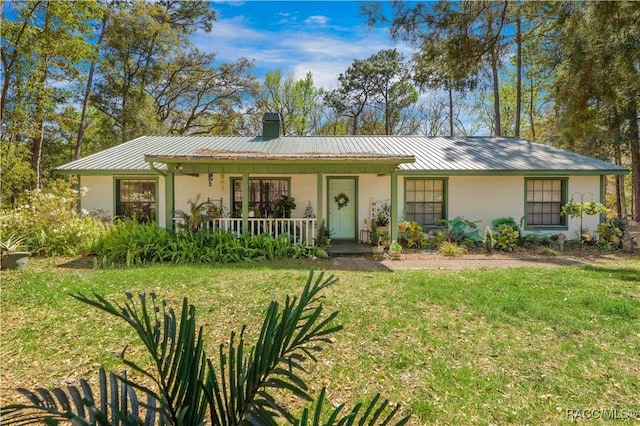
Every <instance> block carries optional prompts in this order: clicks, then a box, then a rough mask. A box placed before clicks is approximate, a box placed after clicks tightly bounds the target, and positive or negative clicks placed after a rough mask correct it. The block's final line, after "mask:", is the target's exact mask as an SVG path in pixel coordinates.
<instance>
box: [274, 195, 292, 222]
mask: <svg viewBox="0 0 640 426" xmlns="http://www.w3.org/2000/svg"><path fill="white" fill-rule="evenodd" d="M295 208H296V199H295V198H293V197H289V196H288V195H281V196H280V199H279V200H278V201H276V202H275V204H274V211H273V213H274V216H275V217H285V218H290V217H291V212H292V211H293V209H295Z"/></svg>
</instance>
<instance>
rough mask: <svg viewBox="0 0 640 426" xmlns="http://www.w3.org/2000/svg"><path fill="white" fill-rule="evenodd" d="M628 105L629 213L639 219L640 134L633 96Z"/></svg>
mask: <svg viewBox="0 0 640 426" xmlns="http://www.w3.org/2000/svg"><path fill="white" fill-rule="evenodd" d="M630 99H631V102H629V107H628V108H627V112H628V116H629V148H630V151H631V188H632V194H633V206H632V210H633V211H632V212H631V214H632V215H633V216H634V217H635V219H636V220H640V134H639V131H638V106H637V105H636V100H635V98H634V97H633V96H631V97H630Z"/></svg>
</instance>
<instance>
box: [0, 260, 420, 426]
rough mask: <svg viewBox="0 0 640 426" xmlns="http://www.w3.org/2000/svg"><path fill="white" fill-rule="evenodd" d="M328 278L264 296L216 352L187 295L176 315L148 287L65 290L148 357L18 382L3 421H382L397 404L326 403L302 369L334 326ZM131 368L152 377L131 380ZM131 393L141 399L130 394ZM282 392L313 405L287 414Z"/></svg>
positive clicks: (337, 327)
mask: <svg viewBox="0 0 640 426" xmlns="http://www.w3.org/2000/svg"><path fill="white" fill-rule="evenodd" d="M336 281H337V279H336V278H334V277H333V276H331V277H329V278H326V279H323V274H322V273H321V274H320V275H319V276H318V277H317V278H314V276H313V271H311V272H310V274H309V277H308V279H307V282H306V285H305V286H304V288H303V290H302V292H301V294H300V296H299V297H291V296H288V297H287V298H286V301H285V303H284V304H283V305H280V304H279V303H277V302H275V301H273V302H271V304H270V305H269V307H268V309H267V311H266V315H265V319H264V322H263V325H262V329H261V331H260V333H259V338H258V340H257V342H256V343H255V345H254V346H253V347H250V346H249V344H248V343H247V342H246V341H245V336H246V335H248V334H250V333H249V332H247V333H245V329H246V327H243V328H242V331H241V332H240V333H239V334H238V335H236V334H235V333H231V337H230V340H229V342H228V344H226V345H225V344H221V345H220V346H219V351H218V356H217V357H215V356H209V354H207V352H206V351H205V349H204V346H205V345H204V339H205V338H204V334H203V328H202V327H197V322H196V309H195V307H194V306H193V305H189V303H188V300H187V298H184V299H183V302H182V312H181V313H180V315H176V312H174V310H173V309H171V308H169V307H168V306H167V305H168V304H167V301H164V300H162V301H157V300H156V295H155V294H150V295H148V296H147V295H144V294H142V295H139V296H138V298H137V301H136V298H134V296H133V295H131V294H129V293H127V294H126V297H127V300H126V301H125V302H124V304H122V303H119V302H112V301H110V300H107V299H105V298H104V297H102V296H99V295H97V294H94V295H93V297H92V298H89V297H86V296H84V295H82V294H73V295H72V296H73V297H74V298H75V299H77V300H79V301H81V302H83V303H85V304H87V305H90V306H93V307H95V308H98V309H100V310H101V311H104V312H106V313H107V314H109V315H111V316H112V317H114V318H116V319H118V320H122V321H124V322H126V323H127V324H128V325H130V326H131V327H132V328H133V330H135V332H136V333H137V335H138V336H139V337H140V340H141V343H142V344H143V346H144V347H145V348H146V350H147V351H148V354H149V357H150V359H151V361H152V362H151V363H150V367H145V366H144V365H141V364H137V363H135V362H133V361H129V360H126V359H125V351H123V352H122V356H121V358H122V363H123V364H124V365H125V366H127V367H129V368H131V369H132V370H134V371H135V372H136V373H137V374H136V375H135V376H132V377H126V376H125V375H123V376H120V377H118V376H116V375H115V374H114V373H111V374H110V375H109V379H107V374H106V372H105V371H104V369H102V368H101V369H100V370H99V372H100V379H99V384H98V386H93V385H92V384H90V383H88V382H87V381H85V380H81V381H80V385H81V386H80V387H77V386H68V387H67V388H66V389H62V388H57V389H54V390H53V391H51V392H50V391H48V390H46V389H38V390H37V391H33V392H32V391H28V390H25V389H21V390H20V392H21V393H22V394H23V395H24V396H25V397H26V398H27V400H28V402H27V403H19V404H13V405H7V406H4V407H2V411H1V412H0V414H1V415H2V421H3V424H33V423H36V422H42V423H46V424H58V423H59V422H60V421H64V420H68V421H70V422H71V423H72V424H86V425H88V424H101V425H102V424H123V425H140V424H143V422H144V424H166V425H185V426H188V425H199V424H205V423H206V424H217V425H220V424H277V423H276V421H278V420H280V421H281V422H282V421H287V422H289V423H291V424H297V425H307V424H314V425H321V424H322V425H333V424H336V425H337V424H375V423H376V421H377V420H383V419H386V421H384V424H389V423H391V421H392V420H394V417H396V415H397V414H398V412H399V409H400V406H396V407H395V408H392V407H391V406H390V404H389V402H388V401H386V400H385V401H382V402H380V399H379V396H376V397H374V398H373V399H372V401H371V402H370V403H369V404H366V406H364V407H363V406H362V405H360V404H358V405H356V407H355V408H353V409H352V410H348V409H344V406H343V405H339V406H334V407H331V406H330V402H328V401H327V400H326V399H325V396H326V392H325V390H324V389H322V390H321V391H320V392H319V395H318V396H317V397H315V398H314V397H313V396H312V394H311V391H310V386H308V385H307V383H306V377H305V376H304V375H303V374H301V373H304V372H305V371H306V364H308V363H309V361H310V360H313V361H317V356H318V354H319V352H320V351H321V350H322V349H323V345H326V344H329V343H331V339H330V336H331V335H332V334H334V333H336V332H337V331H339V330H341V329H342V326H340V325H334V324H333V322H334V319H335V318H336V316H337V314H338V312H332V313H330V314H328V315H327V314H324V313H323V305H322V299H323V298H322V296H321V295H320V293H321V291H322V290H324V289H325V288H327V287H328V286H330V285H332V284H334V283H335V282H336ZM251 334H252V335H253V334H254V333H251ZM256 335H257V334H256ZM216 358H217V360H216ZM136 376H137V377H136ZM140 377H144V378H145V379H146V380H147V381H151V382H152V383H153V385H152V386H149V385H145V384H139V383H138V380H139V378H140ZM92 387H93V389H92ZM282 391H289V392H288V393H283V392H282ZM283 395H284V396H283ZM96 396H97V398H96ZM140 397H142V398H143V399H142V400H140V403H138V399H139V398H140ZM291 398H299V399H301V400H305V401H307V402H315V405H316V407H315V410H314V411H313V414H311V411H310V409H309V408H305V409H304V410H303V411H302V413H301V415H300V418H296V417H295V416H294V414H293V413H291V411H290V409H289V406H290V404H288V402H289V400H290V399H291ZM360 409H361V410H360ZM96 420H97V421H96ZM408 420H409V417H408V416H407V417H404V418H402V419H398V420H395V422H396V424H405V423H407V421H408ZM89 422H94V423H89Z"/></svg>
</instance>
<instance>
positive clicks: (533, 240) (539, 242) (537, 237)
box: [523, 233, 551, 247]
mask: <svg viewBox="0 0 640 426" xmlns="http://www.w3.org/2000/svg"><path fill="white" fill-rule="evenodd" d="M523 243H524V244H529V245H532V246H536V247H548V246H550V245H551V237H550V236H549V235H548V234H538V233H532V234H529V235H527V236H526V237H524V239H523Z"/></svg>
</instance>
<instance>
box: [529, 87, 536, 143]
mask: <svg viewBox="0 0 640 426" xmlns="http://www.w3.org/2000/svg"><path fill="white" fill-rule="evenodd" d="M534 91H535V87H534V86H533V82H529V126H530V128H531V139H532V140H534V141H535V140H536V126H535V108H536V107H535V103H534V98H533V95H534Z"/></svg>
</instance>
